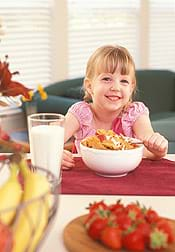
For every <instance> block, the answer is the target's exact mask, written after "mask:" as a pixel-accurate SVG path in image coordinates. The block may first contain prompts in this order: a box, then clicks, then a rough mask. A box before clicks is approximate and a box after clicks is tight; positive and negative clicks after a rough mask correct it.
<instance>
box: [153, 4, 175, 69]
mask: <svg viewBox="0 0 175 252" xmlns="http://www.w3.org/2000/svg"><path fill="white" fill-rule="evenodd" d="M149 55H150V59H149V66H150V67H151V68H165V69H171V70H175V0H166V1H160V0H152V1H150V54H149Z"/></svg>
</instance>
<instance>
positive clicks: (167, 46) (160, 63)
mask: <svg viewBox="0 0 175 252" xmlns="http://www.w3.org/2000/svg"><path fill="white" fill-rule="evenodd" d="M67 1H68V75H69V78H71V77H76V76H84V73H85V67H86V62H87V60H88V58H89V56H90V54H91V53H92V52H93V51H94V50H95V49H96V48H97V47H99V46H101V45H104V44H121V45H123V46H125V47H127V48H128V50H129V51H130V53H131V54H132V56H133V57H134V60H135V63H136V68H137V69H141V68H148V69H150V68H152V69H155V68H159V69H163V68H164V69H170V70H175V60H174V59H175V46H174V45H175V0H166V1H165V0H137V1H135V0H125V1H122V0H121V1H120V0H117V1H113V0H89V1H88V3H87V2H86V3H85V2H84V1H83V0H67ZM145 6H146V7H145Z"/></svg>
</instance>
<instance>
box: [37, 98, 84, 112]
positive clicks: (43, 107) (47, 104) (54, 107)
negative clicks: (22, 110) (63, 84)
mask: <svg viewBox="0 0 175 252" xmlns="http://www.w3.org/2000/svg"><path fill="white" fill-rule="evenodd" d="M77 101H79V100H78V99H70V98H66V97H62V96H56V95H48V98H47V100H45V101H42V100H41V99H38V100H37V109H38V112H39V113H41V112H49V113H60V114H63V115H65V114H66V112H67V110H68V108H69V107H70V106H71V105H72V104H74V103H75V102H77Z"/></svg>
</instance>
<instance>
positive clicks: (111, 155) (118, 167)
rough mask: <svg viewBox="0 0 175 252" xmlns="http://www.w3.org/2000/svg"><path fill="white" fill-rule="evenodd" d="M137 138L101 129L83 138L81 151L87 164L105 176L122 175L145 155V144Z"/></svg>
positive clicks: (133, 167) (130, 169)
mask: <svg viewBox="0 0 175 252" xmlns="http://www.w3.org/2000/svg"><path fill="white" fill-rule="evenodd" d="M139 142H140V141H139V140H138V139H135V138H129V137H125V136H123V135H117V134H115V133H114V132H113V131H112V130H103V129H99V130H97V131H96V134H95V135H94V136H90V137H87V138H85V139H83V140H82V141H81V143H80V153H81V157H82V160H83V162H84V163H85V165H86V166H87V167H88V168H89V169H91V170H93V171H94V172H95V173H97V174H98V175H101V176H105V177H121V176H125V175H127V174H128V173H129V172H131V171H133V170H134V169H136V168H137V167H138V165H139V164H140V162H141V160H142V157H143V148H144V145H143V144H141V143H139Z"/></svg>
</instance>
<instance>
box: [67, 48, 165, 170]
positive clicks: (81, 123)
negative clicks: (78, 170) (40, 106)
mask: <svg viewBox="0 0 175 252" xmlns="http://www.w3.org/2000/svg"><path fill="white" fill-rule="evenodd" d="M83 87H84V91H85V96H84V101H80V102H78V103H75V104H74V105H72V106H71V107H70V108H69V110H68V112H67V114H66V120H65V142H66V141H67V140H68V139H69V138H70V137H71V136H74V137H75V146H76V149H77V151H79V143H80V141H81V140H82V139H83V138H85V137H87V136H91V135H94V134H95V132H96V130H97V129H99V128H101V129H106V130H109V129H112V130H113V131H115V132H116V133H117V134H120V133H122V134H123V135H125V136H128V137H135V138H138V139H140V140H141V141H143V143H144V146H145V149H144V157H146V158H149V159H160V158H162V157H164V156H165V155H166V154H167V150H168V141H167V140H166V139H165V138H164V137H163V136H161V135H160V134H159V133H156V132H154V131H153V128H152V126H151V122H150V118H149V111H148V108H147V107H146V106H145V105H144V104H143V103H142V102H134V101H132V97H133V95H134V93H135V91H136V77H135V64H134V61H133V59H132V57H131V55H130V54H129V52H128V51H127V49H126V48H124V47H121V46H112V45H109V46H108V45H107V46H103V47H100V48H98V49H97V50H96V51H95V52H94V53H93V54H92V56H91V57H90V59H89V61H88V63H87V68H86V75H85V78H84V84H83ZM73 166H74V160H73V157H72V154H71V153H70V152H68V151H66V150H65V151H64V155H63V161H62V167H63V168H72V167H73Z"/></svg>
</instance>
